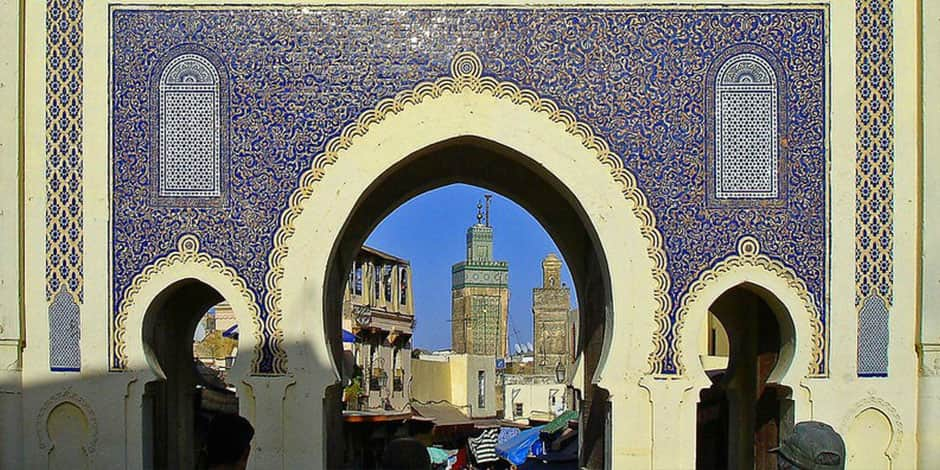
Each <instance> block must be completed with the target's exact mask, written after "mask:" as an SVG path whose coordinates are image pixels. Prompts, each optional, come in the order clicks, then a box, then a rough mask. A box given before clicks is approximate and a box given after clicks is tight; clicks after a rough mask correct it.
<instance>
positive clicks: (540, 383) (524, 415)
mask: <svg viewBox="0 0 940 470" xmlns="http://www.w3.org/2000/svg"><path fill="white" fill-rule="evenodd" d="M503 380H504V382H503V386H504V390H505V398H504V399H503V403H504V407H505V408H504V411H503V416H504V418H505V419H508V420H513V421H523V422H528V423H533V422H547V421H551V420H552V419H553V418H555V417H556V416H559V415H561V414H562V413H564V412H565V411H567V410H568V409H571V408H573V404H572V403H568V400H569V397H568V394H567V384H565V383H564V381H561V382H559V381H558V380H557V379H556V377H555V376H554V375H505V376H504V377H503Z"/></svg>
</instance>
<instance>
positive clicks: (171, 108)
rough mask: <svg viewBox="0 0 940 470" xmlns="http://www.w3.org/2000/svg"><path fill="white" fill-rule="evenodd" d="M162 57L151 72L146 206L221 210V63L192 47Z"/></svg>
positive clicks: (224, 144)
mask: <svg viewBox="0 0 940 470" xmlns="http://www.w3.org/2000/svg"><path fill="white" fill-rule="evenodd" d="M161 56H162V59H161V60H160V62H158V63H157V64H156V65H155V66H154V67H153V70H152V72H151V80H152V82H151V86H152V90H151V97H152V100H153V101H152V112H153V116H154V117H152V118H151V126H152V127H151V131H152V134H151V135H152V142H151V147H152V149H153V152H152V155H151V165H150V168H149V170H150V178H149V179H150V187H151V190H152V191H151V192H152V194H151V202H152V203H153V204H155V205H159V206H166V207H196V206H225V205H226V202H227V198H228V188H229V180H230V174H229V172H230V169H229V157H228V148H229V141H228V139H229V125H228V124H229V123H228V121H229V119H228V117H229V116H228V108H229V92H228V84H229V81H228V74H227V72H226V68H225V65H224V64H222V62H221V61H220V60H219V58H218V55H217V54H215V53H214V52H212V51H209V50H206V49H205V48H202V47H199V46H197V45H195V44H186V45H183V46H181V47H176V48H172V49H171V50H169V51H166V52H165V53H163V54H161Z"/></svg>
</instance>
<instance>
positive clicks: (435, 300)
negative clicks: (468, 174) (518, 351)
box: [366, 184, 577, 349]
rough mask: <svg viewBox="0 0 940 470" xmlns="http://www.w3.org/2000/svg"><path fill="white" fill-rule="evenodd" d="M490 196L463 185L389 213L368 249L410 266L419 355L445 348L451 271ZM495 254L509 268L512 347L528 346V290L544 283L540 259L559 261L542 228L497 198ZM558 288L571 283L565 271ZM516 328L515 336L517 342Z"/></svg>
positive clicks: (438, 191)
mask: <svg viewBox="0 0 940 470" xmlns="http://www.w3.org/2000/svg"><path fill="white" fill-rule="evenodd" d="M487 193H492V192H488V191H486V190H484V189H482V188H478V187H475V186H469V185H464V184H455V185H450V186H445V187H443V188H440V189H436V190H434V191H429V192H427V193H424V194H422V195H420V196H418V197H416V198H414V199H412V200H410V201H408V202H406V203H404V204H402V206H401V207H399V208H398V209H396V210H395V211H394V212H392V213H391V214H390V215H389V216H388V217H386V218H385V220H383V221H382V223H380V224H379V226H378V227H376V229H375V231H374V232H372V234H371V235H369V238H368V239H367V240H366V244H367V245H369V246H371V247H373V248H378V249H379V250H382V251H385V252H388V253H391V254H394V255H396V256H399V257H401V258H405V259H408V260H410V261H411V267H412V271H413V273H412V282H413V284H414V299H415V316H416V318H417V328H416V329H415V334H414V340H413V344H414V347H416V348H423V349H445V348H449V347H450V298H451V296H450V288H451V285H450V282H451V278H450V268H451V266H452V265H453V264H454V263H456V262H458V261H461V260H463V259H464V258H465V257H466V234H467V228H468V227H470V225H472V224H473V223H475V222H476V204H477V201H478V200H483V195H484V194H487ZM490 225H492V226H493V231H494V233H493V238H494V241H493V245H494V248H493V253H494V256H495V258H496V259H497V260H503V261H508V262H509V289H510V292H509V295H510V297H509V324H510V326H509V343H510V347H512V344H514V343H517V342H527V341H532V289H533V288H534V287H539V286H540V285H541V283H542V265H541V263H542V258H544V257H545V255H547V254H548V253H555V254H557V255H559V256H561V253H560V252H559V251H558V248H557V247H556V246H555V243H554V242H553V241H552V239H551V238H550V237H549V236H548V233H546V232H545V229H543V228H542V226H541V225H540V224H539V223H538V222H537V221H536V220H535V219H534V218H533V217H532V216H531V215H529V213H528V212H526V211H525V209H523V208H522V207H520V206H519V205H517V204H516V203H515V202H513V201H512V200H511V199H508V198H506V197H503V196H501V195H499V194H494V196H493V201H492V204H491V208H490ZM562 282H565V283H567V284H568V286H571V287H572V292H571V297H572V299H571V303H572V307H574V306H576V305H577V300H576V299H575V293H574V283H573V282H572V281H571V274H570V273H568V268H567V266H565V267H564V268H563V271H562ZM513 327H515V329H516V330H518V332H519V336H518V337H516V335H515V334H514V331H513Z"/></svg>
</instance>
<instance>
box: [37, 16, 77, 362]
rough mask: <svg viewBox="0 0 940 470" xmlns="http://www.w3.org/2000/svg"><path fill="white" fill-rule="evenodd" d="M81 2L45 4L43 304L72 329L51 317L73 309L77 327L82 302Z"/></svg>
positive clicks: (54, 324)
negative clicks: (44, 247) (44, 274)
mask: <svg viewBox="0 0 940 470" xmlns="http://www.w3.org/2000/svg"><path fill="white" fill-rule="evenodd" d="M82 1H83V0H48V1H47V2H46V123H45V124H46V263H45V264H46V300H47V302H49V304H50V305H49V326H50V327H56V328H59V327H67V328H71V327H72V326H74V325H73V324H72V320H70V321H68V322H65V323H60V322H59V321H57V320H56V318H59V317H58V315H60V314H62V313H63V312H69V313H70V314H72V313H73V307H74V321H75V322H77V321H78V306H79V305H80V304H81V302H82V289H83V286H82V282H83V280H82V261H83V260H82V257H83V254H82V249H83V228H82V6H83V3H82ZM63 296H65V297H69V299H68V301H66V300H65V299H64V297H63ZM54 298H55V300H54ZM54 315H56V318H53V316H54ZM72 331H73V330H71V329H69V330H67V331H62V332H56V331H50V338H51V337H52V336H53V335H59V334H60V333H61V334H71V333H72ZM56 337H59V336H56ZM70 351H71V350H70ZM72 352H74V354H76V355H77V354H78V349H77V347H76V348H75V349H74V351H72ZM52 353H53V351H52V349H50V354H52ZM70 353H71V352H70ZM60 359H62V358H54V357H50V364H57V363H59V362H58V361H59V360H60ZM79 362H80V361H75V362H74V365H75V367H76V368H77V367H78V363H79ZM69 364H72V362H69ZM76 370H77V369H76Z"/></svg>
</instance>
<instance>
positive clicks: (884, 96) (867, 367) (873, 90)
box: [855, 0, 894, 377]
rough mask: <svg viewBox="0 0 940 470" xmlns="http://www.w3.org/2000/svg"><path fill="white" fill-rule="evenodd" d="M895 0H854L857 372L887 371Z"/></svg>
mask: <svg viewBox="0 0 940 470" xmlns="http://www.w3.org/2000/svg"><path fill="white" fill-rule="evenodd" d="M893 8H894V2H893V0H856V2H855V15H856V18H855V21H856V26H855V28H856V31H855V55H856V59H855V100H856V118H855V123H856V124H855V126H856V137H857V142H856V152H857V160H856V168H855V184H856V188H855V305H856V308H857V309H858V322H859V326H858V375H859V376H862V377H886V376H887V375H888V360H887V350H888V337H887V331H888V327H887V326H888V325H887V324H888V315H889V312H890V310H891V305H892V303H893V295H894V293H893V289H894V286H893V284H894V259H893V253H892V251H893V250H894V176H893V174H894V111H893V106H894V24H893V14H892V10H893Z"/></svg>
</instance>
